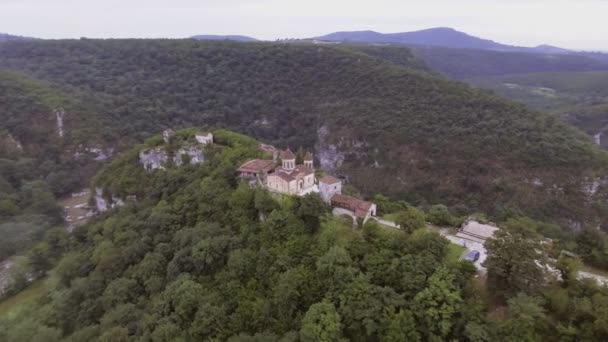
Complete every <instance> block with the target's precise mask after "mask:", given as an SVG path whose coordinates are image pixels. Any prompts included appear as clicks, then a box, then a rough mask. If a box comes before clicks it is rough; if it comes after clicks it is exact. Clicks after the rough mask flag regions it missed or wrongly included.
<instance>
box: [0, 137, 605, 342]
mask: <svg viewBox="0 0 608 342" xmlns="http://www.w3.org/2000/svg"><path fill="white" fill-rule="evenodd" d="M216 135H217V137H218V140H217V144H216V145H215V146H209V147H207V148H206V150H205V153H206V157H207V158H206V162H205V163H204V164H202V165H187V166H183V167H172V168H169V169H168V170H166V171H154V172H148V171H145V170H144V169H143V168H142V167H140V166H139V165H138V162H137V160H136V159H135V158H132V157H130V156H131V155H132V153H130V152H127V153H126V154H124V155H123V156H120V157H119V158H118V159H117V160H116V161H115V162H114V163H113V164H111V165H109V166H108V167H107V168H105V169H104V171H102V173H101V174H100V178H101V179H109V178H116V177H122V178H124V179H130V178H135V179H141V178H145V181H144V183H145V186H144V187H141V188H138V187H135V188H137V189H141V190H142V191H143V192H142V193H140V194H139V196H138V200H137V201H133V202H129V203H128V204H126V205H125V206H123V207H120V208H118V209H115V210H113V211H111V212H109V213H106V214H103V215H101V216H98V217H97V218H95V219H93V220H92V221H91V222H89V223H88V224H86V225H84V226H81V227H79V228H77V229H76V230H75V231H74V232H73V234H67V233H65V232H64V233H63V234H60V233H59V232H55V234H51V235H49V236H47V238H46V239H45V241H44V242H41V243H39V244H38V245H37V246H36V247H35V248H33V249H32V250H31V252H30V253H29V255H28V262H29V264H30V265H31V267H32V268H33V269H35V270H36V271H37V272H38V273H39V274H41V275H44V274H45V273H47V274H49V278H50V279H52V281H49V282H47V283H48V284H49V285H48V288H47V289H46V290H45V291H46V292H45V293H43V294H42V295H40V296H39V297H38V299H37V300H35V301H34V302H32V303H31V304H30V305H29V306H27V307H24V308H22V309H21V310H20V311H19V312H18V313H16V314H13V315H8V316H1V315H0V340H3V341H4V340H6V341H45V342H55V341H70V342H78V341H87V342H94V341H100V342H101V341H103V342H106V341H107V342H110V341H111V342H122V341H201V340H205V341H226V340H228V341H347V340H350V341H453V340H458V341H540V340H545V341H558V340H559V341H601V340H605V339H606V338H608V331H607V330H606V325H605V321H606V319H608V316H606V313H607V312H608V290H607V289H606V288H598V287H597V286H596V285H594V284H593V283H591V282H581V281H578V280H576V271H577V265H576V263H575V262H573V261H570V260H568V259H563V260H560V263H559V265H558V269H559V270H560V272H562V277H563V279H564V280H565V281H563V282H555V281H554V280H551V277H548V278H546V277H547V275H545V274H543V270H542V268H541V267H537V266H536V265H537V264H538V265H542V264H543V263H544V261H543V258H542V256H541V255H540V254H539V253H541V252H542V250H543V249H544V247H543V244H542V243H541V242H540V240H539V236H538V234H537V233H536V231H535V227H534V225H531V224H529V222H528V221H526V220H511V221H510V223H509V224H507V225H505V233H504V234H500V235H499V236H497V238H496V239H495V240H493V242H492V244H489V245H488V248H489V252H490V255H489V258H488V277H487V280H486V278H485V277H484V278H480V277H476V276H475V269H474V267H473V266H472V264H470V263H469V262H466V261H459V260H458V258H457V256H454V255H451V254H450V253H449V250H450V248H449V243H448V241H447V240H445V239H444V238H443V237H441V236H440V235H439V234H437V233H435V232H430V231H427V230H426V229H421V228H420V227H416V226H412V229H411V230H408V231H407V232H405V231H395V230H387V228H384V227H381V226H378V225H377V224H375V223H369V224H367V225H363V226H359V227H352V222H351V221H350V220H342V218H340V217H333V216H331V215H329V214H328V208H327V207H326V206H325V205H324V204H323V202H322V201H321V199H320V198H319V197H318V196H317V195H308V196H305V197H279V196H274V195H271V194H269V193H268V192H266V191H265V190H262V189H260V188H258V189H251V188H250V187H249V186H247V185H246V184H245V183H240V182H239V180H238V178H237V177H236V174H235V172H234V170H235V168H236V167H237V166H238V165H239V164H240V163H241V162H243V161H244V160H246V159H248V158H253V157H257V156H259V153H260V152H259V151H258V147H257V142H256V141H255V140H253V139H251V138H248V137H244V136H240V135H237V134H234V133H230V132H226V131H216ZM150 143H153V141H152V142H150ZM138 149H139V147H136V148H135V150H138ZM135 188H134V189H135ZM382 206H383V208H384V209H385V210H387V209H389V208H390V207H391V206H396V207H399V204H398V203H391V202H390V201H388V200H385V202H384V203H382ZM408 210H409V209H408ZM372 222H373V221H372ZM543 279H547V281H546V282H545V281H543Z"/></svg>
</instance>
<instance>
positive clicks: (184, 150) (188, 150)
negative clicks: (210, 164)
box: [173, 146, 205, 166]
mask: <svg viewBox="0 0 608 342" xmlns="http://www.w3.org/2000/svg"><path fill="white" fill-rule="evenodd" d="M184 156H188V158H189V159H190V164H201V163H203V162H204V161H205V155H204V154H203V149H202V148H201V147H199V146H187V147H181V148H180V149H179V150H178V151H177V152H176V153H175V156H174V157H173V162H174V163H175V165H177V166H180V165H182V164H183V160H184Z"/></svg>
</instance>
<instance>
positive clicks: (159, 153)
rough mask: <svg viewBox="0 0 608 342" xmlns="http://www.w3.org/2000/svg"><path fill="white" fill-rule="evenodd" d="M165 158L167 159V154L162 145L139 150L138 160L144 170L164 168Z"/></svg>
mask: <svg viewBox="0 0 608 342" xmlns="http://www.w3.org/2000/svg"><path fill="white" fill-rule="evenodd" d="M167 160H169V154H168V153H167V151H166V150H165V148H164V147H157V148H153V149H148V150H143V151H140V152H139V162H140V163H141V164H142V165H143V166H144V168H145V169H146V170H156V169H161V170H164V169H165V164H166V163H167Z"/></svg>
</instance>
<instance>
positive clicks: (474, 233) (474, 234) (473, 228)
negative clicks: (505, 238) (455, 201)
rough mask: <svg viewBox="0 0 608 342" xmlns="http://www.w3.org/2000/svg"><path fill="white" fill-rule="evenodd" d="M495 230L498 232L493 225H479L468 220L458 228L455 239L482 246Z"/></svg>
mask: <svg viewBox="0 0 608 342" xmlns="http://www.w3.org/2000/svg"><path fill="white" fill-rule="evenodd" d="M497 230H499V228H498V227H496V226H495V225H493V224H490V223H481V222H479V221H476V220H472V219H469V220H467V221H466V222H465V223H464V224H463V225H462V228H460V230H459V231H458V233H457V234H456V237H459V238H461V239H464V240H469V241H473V242H477V243H481V244H483V243H484V242H486V240H487V239H489V238H491V237H492V236H493V235H494V233H495V232H496V231H497Z"/></svg>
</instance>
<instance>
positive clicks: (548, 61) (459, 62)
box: [411, 46, 608, 80]
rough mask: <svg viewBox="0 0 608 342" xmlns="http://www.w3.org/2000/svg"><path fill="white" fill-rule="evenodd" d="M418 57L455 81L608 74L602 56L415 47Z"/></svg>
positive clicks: (607, 64)
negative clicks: (517, 76)
mask: <svg viewBox="0 0 608 342" xmlns="http://www.w3.org/2000/svg"><path fill="white" fill-rule="evenodd" d="M411 48H412V50H413V51H414V52H415V54H416V56H418V57H420V58H421V59H423V60H424V61H425V62H426V63H427V64H428V65H430V66H431V67H432V68H433V69H435V70H437V71H439V72H441V73H443V74H445V75H447V76H448V77H450V78H453V79H460V80H462V79H466V78H474V77H488V76H499V75H507V74H523V73H539V72H574V71H577V72H581V71H608V59H606V56H605V55H602V54H597V55H594V54H588V53H572V54H562V53H559V54H555V53H549V52H548V53H527V52H504V51H491V50H479V49H459V48H447V47H438V46H412V47H411Z"/></svg>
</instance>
